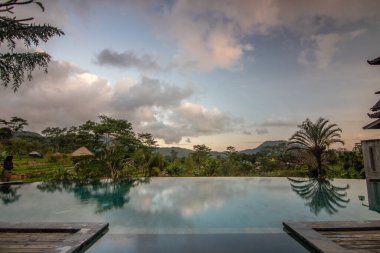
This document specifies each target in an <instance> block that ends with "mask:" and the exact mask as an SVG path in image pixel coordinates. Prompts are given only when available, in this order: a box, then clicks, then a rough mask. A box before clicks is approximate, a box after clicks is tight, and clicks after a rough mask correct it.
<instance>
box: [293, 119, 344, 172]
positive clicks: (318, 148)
mask: <svg viewBox="0 0 380 253" xmlns="http://www.w3.org/2000/svg"><path fill="white" fill-rule="evenodd" d="M298 128H299V130H298V131H296V132H295V134H293V136H292V137H291V138H290V139H289V143H288V145H289V148H288V149H287V150H291V149H298V150H304V151H306V152H307V153H309V154H311V155H312V156H313V157H314V158H315V162H316V168H315V170H316V174H317V175H316V176H317V177H318V178H321V177H323V175H324V172H325V170H324V168H323V166H322V157H323V155H324V154H325V153H326V152H327V150H328V148H329V147H330V145H331V144H333V143H341V144H343V145H344V141H342V140H341V139H340V138H341V135H340V133H341V132H342V130H341V129H340V128H339V127H338V126H337V125H336V124H329V120H327V119H324V118H319V119H318V120H317V121H316V122H315V123H313V122H312V121H310V120H309V119H306V120H305V121H304V122H302V124H301V125H299V126H298Z"/></svg>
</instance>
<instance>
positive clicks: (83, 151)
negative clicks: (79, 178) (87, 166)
mask: <svg viewBox="0 0 380 253" xmlns="http://www.w3.org/2000/svg"><path fill="white" fill-rule="evenodd" d="M93 155H94V153H92V152H91V151H90V150H88V148H86V147H80V148H78V149H77V150H75V151H74V152H73V153H71V156H93Z"/></svg>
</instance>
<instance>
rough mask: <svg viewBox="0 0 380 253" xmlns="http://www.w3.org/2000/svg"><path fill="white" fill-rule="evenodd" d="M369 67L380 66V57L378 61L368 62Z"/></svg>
mask: <svg viewBox="0 0 380 253" xmlns="http://www.w3.org/2000/svg"><path fill="white" fill-rule="evenodd" d="M367 62H368V64H369V65H380V57H377V58H376V59H373V60H372V61H371V60H368V61H367Z"/></svg>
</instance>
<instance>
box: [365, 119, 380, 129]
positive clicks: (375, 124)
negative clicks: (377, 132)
mask: <svg viewBox="0 0 380 253" xmlns="http://www.w3.org/2000/svg"><path fill="white" fill-rule="evenodd" d="M363 129H380V119H377V120H375V121H374V122H372V123H370V124H368V125H366V126H364V127H363Z"/></svg>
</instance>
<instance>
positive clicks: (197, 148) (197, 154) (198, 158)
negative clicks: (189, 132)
mask: <svg viewBox="0 0 380 253" xmlns="http://www.w3.org/2000/svg"><path fill="white" fill-rule="evenodd" d="M193 148H194V152H193V153H192V154H191V155H192V157H193V159H194V161H195V163H196V164H197V165H198V170H200V169H201V167H202V165H203V164H204V162H205V161H206V160H207V158H208V157H209V156H210V152H211V148H209V147H207V146H206V145H204V144H202V145H194V146H193Z"/></svg>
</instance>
